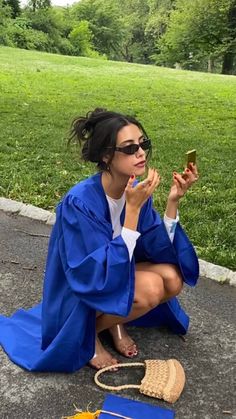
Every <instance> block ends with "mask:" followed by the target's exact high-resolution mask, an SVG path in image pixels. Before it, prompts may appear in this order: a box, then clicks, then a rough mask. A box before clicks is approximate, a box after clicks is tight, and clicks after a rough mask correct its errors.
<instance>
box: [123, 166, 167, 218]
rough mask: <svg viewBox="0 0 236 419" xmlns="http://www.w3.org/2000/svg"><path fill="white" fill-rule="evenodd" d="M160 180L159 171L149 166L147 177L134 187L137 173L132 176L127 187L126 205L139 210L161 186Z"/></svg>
mask: <svg viewBox="0 0 236 419" xmlns="http://www.w3.org/2000/svg"><path fill="white" fill-rule="evenodd" d="M160 180H161V178H160V175H159V173H158V171H157V170H156V169H150V168H149V169H148V176H147V178H146V179H144V180H143V181H142V182H139V183H138V184H137V185H136V186H134V187H133V186H132V185H133V182H134V181H135V175H133V176H131V177H130V178H129V180H128V183H127V186H126V188H125V197H126V206H128V207H129V208H132V209H134V210H138V211H139V210H140V209H141V208H142V206H143V204H144V203H145V202H146V201H147V200H148V198H149V197H150V196H151V195H152V193H153V192H154V190H155V189H156V187H158V186H159V184H160Z"/></svg>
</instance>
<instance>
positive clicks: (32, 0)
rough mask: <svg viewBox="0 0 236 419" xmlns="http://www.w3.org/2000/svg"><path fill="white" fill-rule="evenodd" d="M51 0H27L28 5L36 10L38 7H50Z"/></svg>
mask: <svg viewBox="0 0 236 419" xmlns="http://www.w3.org/2000/svg"><path fill="white" fill-rule="evenodd" d="M51 6H52V5H51V0H29V2H28V7H29V8H30V9H31V10H32V11H33V12H36V10H38V9H48V8H49V7H51Z"/></svg>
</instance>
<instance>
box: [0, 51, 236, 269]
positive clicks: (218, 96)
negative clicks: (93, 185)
mask: <svg viewBox="0 0 236 419" xmlns="http://www.w3.org/2000/svg"><path fill="white" fill-rule="evenodd" d="M98 106H99V107H106V108H108V109H112V110H117V111H120V112H124V113H132V114H135V115H136V116H137V118H138V119H140V120H141V122H142V123H143V124H144V126H145V128H146V129H147V132H148V134H149V136H150V138H151V139H152V140H153V145H154V151H153V157H152V161H151V163H150V165H151V166H154V167H156V168H158V170H159V171H160V174H161V177H162V184H161V186H160V188H159V189H158V190H157V191H156V193H155V196H154V198H155V199H154V200H155V205H156V208H157V209H158V210H159V211H160V213H161V214H163V211H164V207H165V201H166V197H167V192H168V189H169V186H170V182H171V176H172V171H173V170H181V169H182V165H183V155H184V153H185V152H186V151H187V150H190V149H192V148H196V149H197V153H198V165H199V171H200V175H201V177H200V180H199V182H198V183H197V184H195V186H194V187H193V188H192V189H191V190H190V191H189V192H188V194H187V196H186V197H185V198H184V199H183V200H182V202H181V205H180V217H181V223H182V225H183V226H184V228H185V229H186V231H187V232H188V234H189V236H190V238H191V239H192V241H193V243H194V244H195V246H196V248H197V251H198V255H199V256H200V257H201V258H203V259H205V260H208V261H211V262H213V263H217V264H220V265H224V266H227V267H228V268H231V269H235V268H236V228H235V223H236V217H235V215H236V203H235V201H236V182H235V179H236V145H235V139H236V77H233V76H221V75H210V74H205V73H197V72H187V71H179V70H178V71H177V70H172V69H166V68H160V67H154V66H144V65H138V64H127V63H120V62H111V61H103V60H95V59H88V58H80V57H65V56H59V55H52V54H46V53H41V52H36V51H24V50H20V49H18V50H17V49H11V48H7V47H1V48H0V138H1V140H0V176H1V181H0V195H2V196H5V197H9V198H12V199H16V200H19V201H23V202H25V203H31V204H33V205H37V206H40V207H42V208H45V209H50V210H52V209H53V208H54V206H55V205H56V203H57V202H58V201H59V199H60V197H61V196H62V195H63V194H64V193H65V192H66V191H67V190H68V188H70V187H71V186H72V185H73V184H74V183H76V182H78V181H80V180H81V179H83V178H85V177H87V176H89V175H90V174H92V172H94V170H96V169H95V167H94V166H92V165H90V164H85V163H84V162H82V161H81V159H80V154H79V152H78V150H76V149H75V148H74V147H72V148H71V149H70V150H67V148H66V138H67V133H68V129H69V126H70V122H71V120H72V119H73V117H75V116H77V115H83V114H84V113H86V112H87V111H89V110H92V109H93V108H95V107H98Z"/></svg>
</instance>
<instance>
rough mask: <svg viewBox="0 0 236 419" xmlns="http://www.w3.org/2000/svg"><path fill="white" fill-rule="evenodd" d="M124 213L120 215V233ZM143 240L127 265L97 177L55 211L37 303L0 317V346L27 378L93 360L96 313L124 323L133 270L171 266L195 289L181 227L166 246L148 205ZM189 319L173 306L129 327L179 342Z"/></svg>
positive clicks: (191, 256)
mask: <svg viewBox="0 0 236 419" xmlns="http://www.w3.org/2000/svg"><path fill="white" fill-rule="evenodd" d="M124 217H125V208H124V209H123V211H122V214H121V224H122V225H123V222H124ZM138 231H139V232H140V233H141V236H140V237H139V239H138V240H137V244H136V248H135V251H134V256H133V258H132V260H131V261H130V259H129V253H128V249H127V246H126V244H125V242H124V240H123V239H122V237H121V235H119V236H118V237H116V238H115V239H113V238H112V236H113V230H112V224H111V219H110V212H109V206H108V202H107V199H106V196H105V193H104V190H103V187H102V183H101V173H97V174H95V175H94V176H91V177H90V178H88V179H86V180H84V181H82V182H80V183H78V184H76V185H75V186H74V187H72V188H71V189H70V191H69V192H68V193H67V194H66V195H65V196H64V198H63V199H62V201H61V202H60V203H59V205H58V206H57V210H56V222H55V224H54V226H53V229H52V233H51V237H50V241H49V248H48V256H47V263H46V271H45V278H44V290H43V299H42V303H40V304H38V305H37V306H35V307H33V308H31V309H29V310H23V309H20V310H18V311H16V312H15V313H14V314H13V315H12V316H11V317H10V318H7V317H4V316H0V343H1V345H2V346H3V348H4V350H5V351H6V353H7V354H8V356H9V357H10V359H11V360H12V361H13V362H15V363H16V364H18V365H20V366H22V367H23V368H26V369H27V370H30V371H64V372H65V371H68V372H72V371H76V370H79V369H80V368H81V367H82V366H84V365H85V364H86V363H87V362H88V361H89V359H91V358H92V357H93V354H94V348H95V321H96V311H100V312H103V313H110V314H115V315H119V316H125V317H126V316H128V314H129V312H130V310H131V307H132V302H133V297H134V275H135V262H139V261H151V262H153V263H173V264H175V265H177V266H179V268H180V270H181V272H182V275H183V279H184V281H185V282H186V283H188V284H189V285H190V286H193V285H195V283H196V281H197V278H198V274H199V268H198V260H197V256H196V253H195V251H194V248H193V246H192V244H191V243H190V241H189V239H188V238H187V236H186V234H185V233H184V231H183V230H182V228H181V226H180V224H178V225H177V227H176V232H175V238H174V242H173V244H172V243H171V241H170V239H169V237H168V234H167V232H166V228H165V225H164V224H163V221H162V220H161V218H160V216H159V215H158V213H157V212H156V211H155V209H154V208H153V205H152V199H151V198H150V199H149V200H148V201H147V202H146V203H145V204H144V205H143V207H142V209H141V212H140V217H139V222H138ZM188 322H189V318H188V316H187V315H186V314H185V312H184V311H183V310H182V309H181V307H180V305H179V303H178V300H177V299H176V298H173V299H172V300H170V301H169V302H167V303H164V304H162V305H160V306H158V307H157V308H155V309H154V310H152V311H151V312H149V313H148V314H147V315H145V316H143V317H141V318H140V319H138V320H136V321H135V322H132V324H136V325H141V326H160V325H166V326H168V327H170V328H171V330H172V331H174V332H175V333H180V334H184V333H186V331H187V328H188Z"/></svg>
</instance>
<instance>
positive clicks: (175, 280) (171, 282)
mask: <svg viewBox="0 0 236 419" xmlns="http://www.w3.org/2000/svg"><path fill="white" fill-rule="evenodd" d="M163 284H164V288H165V291H166V293H167V294H168V296H170V297H175V296H176V295H178V294H180V292H181V291H182V288H183V279H182V276H181V273H180V272H179V270H178V268H176V267H168V269H166V273H165V275H164V277H163Z"/></svg>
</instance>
